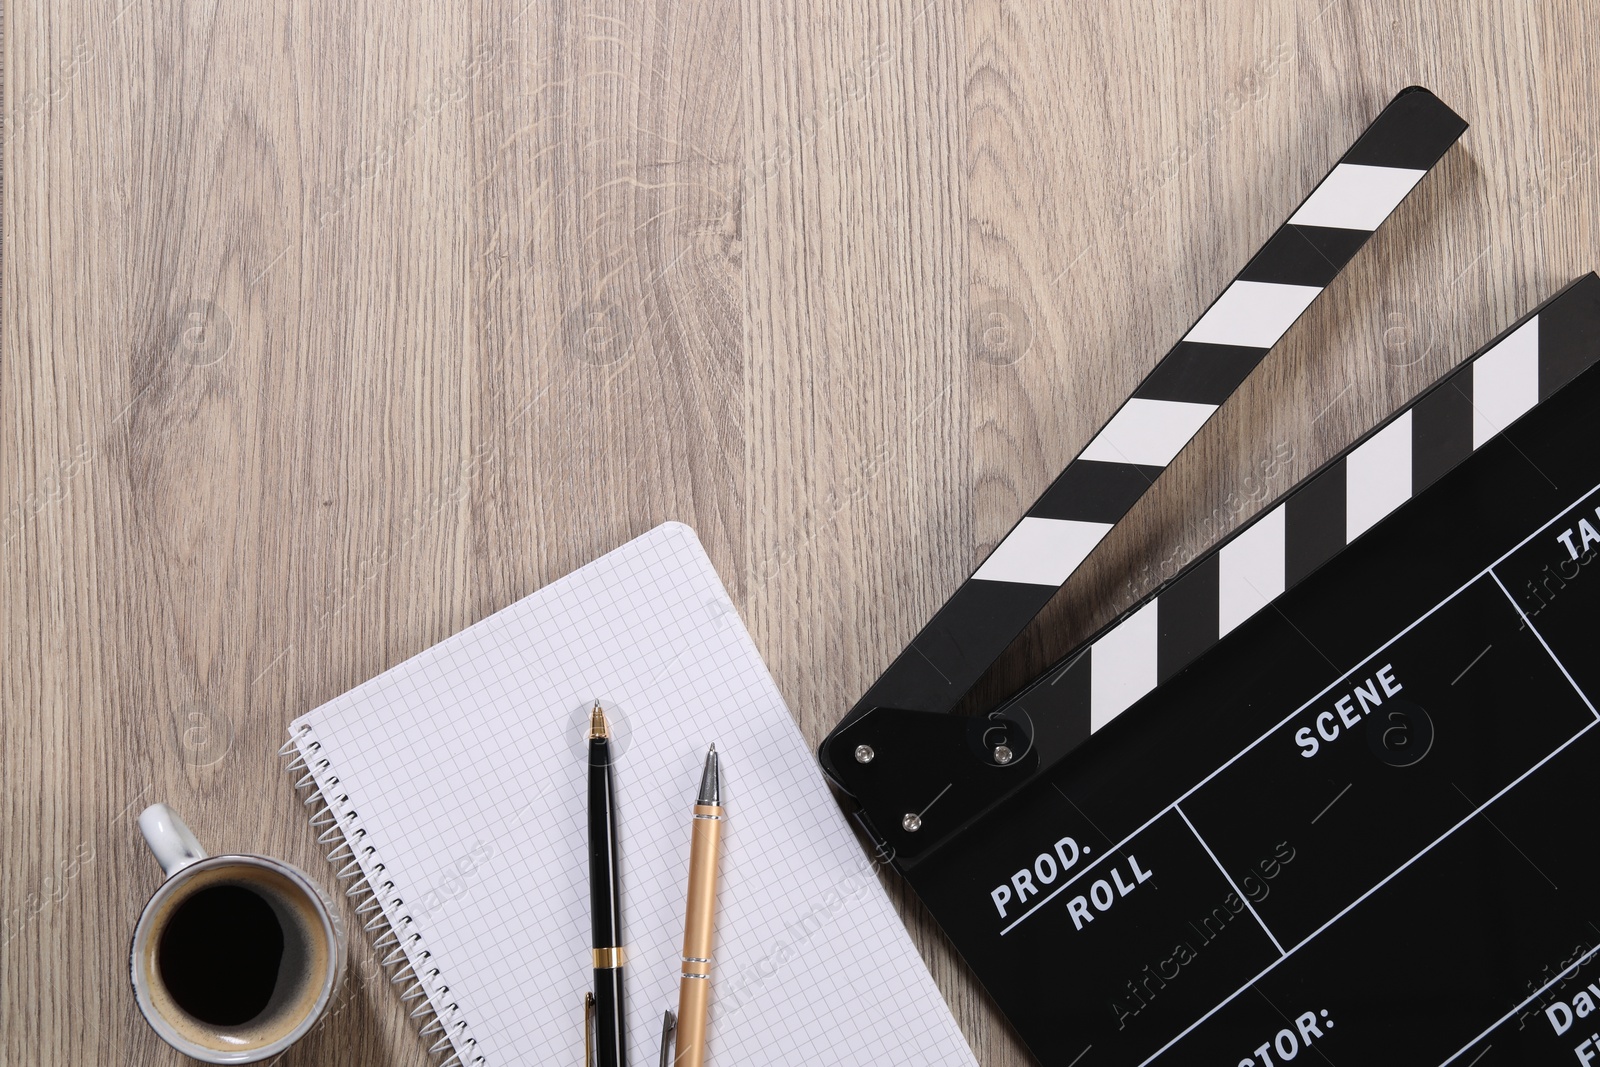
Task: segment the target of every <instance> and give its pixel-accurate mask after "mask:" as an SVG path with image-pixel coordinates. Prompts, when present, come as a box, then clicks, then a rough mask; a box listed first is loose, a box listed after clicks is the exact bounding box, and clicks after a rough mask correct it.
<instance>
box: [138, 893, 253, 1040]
mask: <svg viewBox="0 0 1600 1067" xmlns="http://www.w3.org/2000/svg"><path fill="white" fill-rule="evenodd" d="M283 943H284V936H283V926H282V925H281V924H280V923H279V922H278V916H277V914H276V913H274V912H273V910H272V905H270V904H268V903H267V902H266V900H265V899H263V898H262V897H261V895H260V894H259V893H256V892H254V891H253V890H250V889H246V888H245V887H244V886H239V885H217V886H210V887H208V888H206V889H202V890H200V891H199V892H197V893H195V894H194V895H193V896H192V897H190V898H189V899H188V900H185V901H184V902H183V903H182V904H180V905H179V906H178V909H177V911H176V912H174V913H173V916H172V918H171V919H170V920H169V921H168V923H167V928H166V929H165V930H164V931H162V934H161V943H160V945H159V946H158V947H157V949H156V964H157V966H158V967H159V968H160V971H161V981H162V983H163V984H165V985H166V987H167V990H168V991H169V992H170V993H171V994H172V999H173V1000H175V1001H176V1002H177V1004H178V1006H179V1007H180V1008H182V1009H183V1010H184V1011H186V1012H188V1013H189V1014H190V1015H192V1016H193V1017H194V1018H196V1019H198V1020H200V1021H201V1022H205V1023H210V1024H211V1025H213V1026H239V1025H242V1024H244V1023H247V1022H249V1021H250V1020H252V1019H254V1018H255V1017H256V1016H258V1015H260V1014H261V1013H262V1012H263V1011H264V1010H266V1007H267V1004H268V1002H269V1001H271V1000H272V993H273V990H274V988H275V987H276V986H277V984H278V968H279V966H280V965H281V964H282V963H283Z"/></svg>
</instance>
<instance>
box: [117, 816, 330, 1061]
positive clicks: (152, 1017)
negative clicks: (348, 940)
mask: <svg viewBox="0 0 1600 1067" xmlns="http://www.w3.org/2000/svg"><path fill="white" fill-rule="evenodd" d="M139 829H140V830H142V831H143V832H144V839H145V841H146V842H147V843H148V844H149V845H150V851H151V852H153V853H155V857H156V860H157V861H158V862H159V863H160V864H161V866H162V868H163V869H164V870H165V871H166V873H167V878H166V881H164V882H162V883H161V887H160V888H159V889H157V890H156V892H155V895H154V896H152V897H151V898H150V901H149V903H147V904H146V905H145V906H144V911H143V912H142V913H141V914H140V916H139V923H138V925H137V926H136V927H135V928H134V931H133V947H132V951H131V953H130V957H129V964H128V965H129V970H130V972H131V976H132V979H133V995H134V999H135V1000H136V1001H137V1002H138V1004H139V1010H140V1011H141V1012H143V1013H144V1017H145V1019H146V1020H147V1021H148V1022H149V1023H150V1025H151V1027H153V1028H154V1029H155V1032H156V1033H158V1034H160V1035H161V1037H162V1039H163V1040H165V1041H166V1042H167V1044H169V1045H171V1046H172V1047H173V1048H175V1049H177V1050H178V1051H179V1052H182V1053H184V1054H185V1055H187V1056H192V1057H194V1058H195V1059H197V1060H200V1061H202V1062H204V1063H254V1062H256V1061H257V1060H263V1059H266V1058H267V1057H269V1056H273V1055H276V1054H277V1053H279V1052H282V1051H283V1050H284V1049H286V1048H288V1047H289V1046H290V1045H292V1044H294V1043H295V1042H296V1041H298V1040H299V1039H300V1038H301V1037H303V1036H305V1034H306V1032H307V1031H309V1030H310V1029H311V1028H312V1027H313V1026H315V1025H316V1023H317V1020H318V1019H320V1018H322V1016H323V1015H324V1014H325V1013H326V1012H327V1011H328V1008H329V1006H330V1005H331V1004H332V1003H333V998H334V996H335V994H336V993H337V992H338V990H339V985H340V983H341V982H342V981H343V980H344V970H345V932H344V925H343V924H342V923H341V922H340V921H339V917H338V915H337V914H336V912H335V911H334V907H333V902H332V901H331V900H330V899H329V898H328V897H327V896H326V895H325V894H324V893H323V892H322V891H321V890H320V889H318V888H317V887H316V886H315V885H314V884H313V883H312V882H311V880H310V879H309V878H307V877H306V876H305V875H304V874H303V873H301V872H300V871H299V870H297V869H295V868H294V867H291V866H289V865H288V864H286V863H280V862H278V861H277V860H274V859H269V858H267V857H266V856H207V855H206V853H205V850H204V849H202V848H201V847H200V842H199V841H197V840H196V839H195V836H194V834H193V833H192V832H191V831H190V830H189V828H188V827H187V826H185V825H184V824H183V820H182V819H180V818H178V816H177V815H175V814H173V812H172V809H171V808H169V807H167V806H166V805H165V804H152V805H151V806H150V807H148V808H146V809H145V810H144V812H143V813H142V814H140V816H139Z"/></svg>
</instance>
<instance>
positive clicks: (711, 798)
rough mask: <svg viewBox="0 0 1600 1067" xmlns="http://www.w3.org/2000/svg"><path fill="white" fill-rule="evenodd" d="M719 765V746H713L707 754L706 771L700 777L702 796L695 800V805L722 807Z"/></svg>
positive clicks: (720, 770)
mask: <svg viewBox="0 0 1600 1067" xmlns="http://www.w3.org/2000/svg"><path fill="white" fill-rule="evenodd" d="M718 763H719V760H718V759H717V746H716V745H712V746H711V748H710V750H709V751H708V752H707V753H706V767H705V771H704V772H703V773H702V774H701V775H700V795H699V796H698V797H696V798H695V803H697V804H711V805H715V806H718V807H720V806H721V805H722V769H721V768H720V767H719V766H718Z"/></svg>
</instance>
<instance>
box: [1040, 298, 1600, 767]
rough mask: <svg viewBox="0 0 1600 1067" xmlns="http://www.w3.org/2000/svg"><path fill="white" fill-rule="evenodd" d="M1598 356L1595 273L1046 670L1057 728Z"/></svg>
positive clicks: (1329, 549) (1175, 665)
mask: <svg viewBox="0 0 1600 1067" xmlns="http://www.w3.org/2000/svg"><path fill="white" fill-rule="evenodd" d="M1597 362H1600V277H1596V276H1595V275H1594V274H1587V275H1585V276H1584V277H1582V278H1579V279H1578V280H1577V281H1575V282H1573V283H1572V284H1571V285H1569V286H1567V288H1565V289H1564V290H1562V291H1561V292H1560V293H1558V294H1556V295H1555V296H1554V297H1552V298H1551V299H1549V300H1547V301H1546V302H1545V303H1544V304H1542V305H1541V306H1540V307H1539V308H1537V309H1536V310H1535V311H1533V312H1532V313H1530V314H1529V315H1528V316H1527V317H1526V318H1524V319H1523V320H1521V321H1520V322H1518V323H1517V324H1515V325H1514V326H1512V327H1511V328H1510V329H1509V330H1507V331H1506V332H1505V333H1503V334H1501V335H1500V336H1499V337H1498V338H1496V339H1495V340H1493V341H1491V342H1490V343H1489V344H1488V345H1487V346H1485V347H1484V348H1483V349H1482V350H1480V351H1479V352H1478V353H1477V354H1476V355H1475V356H1473V357H1472V358H1471V359H1470V360H1468V361H1467V362H1465V363H1463V364H1462V365H1461V366H1460V367H1458V368H1456V369H1455V370H1454V371H1452V372H1451V373H1450V374H1449V375H1448V376H1447V377H1445V378H1444V379H1442V380H1441V381H1439V382H1438V383H1437V384H1436V385H1434V386H1433V387H1432V388H1431V389H1429V390H1428V391H1427V392H1426V393H1424V394H1422V396H1420V397H1419V398H1417V400H1415V401H1414V402H1413V403H1412V404H1411V405H1410V406H1409V407H1407V408H1405V409H1404V410H1402V411H1400V412H1399V413H1398V414H1396V415H1393V416H1391V417H1390V418H1389V420H1388V421H1386V422H1385V423H1383V424H1382V425H1380V426H1379V427H1378V428H1376V429H1375V430H1373V431H1372V432H1371V433H1369V434H1367V435H1366V436H1365V437H1364V438H1362V439H1361V440H1360V441H1358V442H1357V443H1356V444H1355V445H1353V446H1351V447H1350V448H1349V449H1348V450H1346V451H1345V452H1344V453H1343V454H1342V455H1341V456H1339V457H1338V458H1337V459H1335V460H1334V461H1333V462H1331V463H1329V464H1328V465H1327V466H1325V467H1323V468H1322V470H1320V471H1319V472H1318V473H1316V474H1314V475H1312V476H1311V477H1310V478H1309V479H1307V480H1306V481H1305V482H1302V483H1301V484H1300V485H1299V486H1297V487H1296V488H1295V489H1293V490H1291V491H1290V492H1288V493H1287V494H1285V495H1284V497H1283V498H1282V499H1281V500H1280V501H1279V502H1277V503H1276V504H1275V505H1273V506H1272V507H1270V508H1268V509H1267V510H1266V511H1265V512H1263V513H1262V514H1261V515H1259V516H1257V517H1256V518H1255V519H1253V520H1252V521H1251V522H1250V524H1249V525H1247V526H1245V527H1243V528H1242V529H1240V530H1239V531H1238V532H1237V533H1235V534H1234V535H1233V536H1232V537H1230V538H1229V539H1228V540H1227V541H1225V542H1223V543H1222V544H1220V545H1218V546H1217V547H1216V548H1213V549H1212V550H1211V551H1210V552H1209V553H1207V555H1206V556H1204V557H1202V558H1201V559H1200V560H1198V561H1197V562H1196V563H1195V564H1194V565H1193V566H1191V567H1189V568H1188V569H1187V570H1185V571H1184V572H1183V573H1182V574H1181V575H1179V576H1178V577H1177V578H1175V579H1174V580H1173V581H1172V582H1170V583H1169V584H1168V585H1167V586H1165V587H1164V588H1162V589H1161V590H1159V591H1158V592H1157V593H1156V594H1155V595H1154V596H1153V597H1151V598H1150V599H1149V600H1147V601H1146V602H1145V603H1143V604H1141V605H1139V606H1138V607H1136V608H1134V609H1133V610H1132V611H1131V612H1129V613H1128V614H1127V615H1126V616H1124V617H1123V618H1122V619H1120V620H1119V621H1118V622H1117V623H1115V624H1113V625H1112V626H1111V627H1108V628H1107V629H1106V630H1105V631H1103V632H1102V633H1101V634H1100V635H1099V636H1098V637H1096V638H1094V639H1092V641H1091V642H1090V643H1089V644H1088V647H1087V648H1086V649H1085V650H1083V651H1080V652H1074V653H1073V654H1072V655H1070V656H1069V657H1067V660H1066V665H1065V666H1063V667H1058V668H1053V669H1052V671H1051V672H1048V673H1047V675H1046V677H1047V678H1048V679H1049V682H1048V683H1047V684H1049V685H1050V686H1051V688H1052V690H1053V694H1054V699H1052V700H1051V701H1050V702H1049V704H1050V706H1051V711H1050V715H1051V717H1052V719H1055V718H1057V717H1060V718H1062V719H1064V720H1066V721H1061V722H1052V723H1051V726H1050V729H1051V730H1052V732H1053V733H1058V734H1061V735H1064V736H1067V737H1076V738H1079V739H1081V738H1082V737H1087V736H1088V735H1089V734H1091V733H1093V732H1095V731H1096V730H1099V729H1101V728H1102V727H1104V726H1105V725H1106V724H1107V723H1108V722H1110V721H1111V720H1112V719H1114V718H1116V717H1117V716H1118V715H1120V714H1121V713H1122V712H1123V711H1125V710H1126V709H1127V708H1128V707H1130V706H1131V705H1132V704H1133V703H1134V702H1135V701H1137V700H1138V699H1139V698H1140V697H1143V696H1144V695H1145V694H1146V693H1149V692H1150V691H1151V690H1153V689H1155V688H1156V686H1158V685H1160V684H1161V683H1163V682H1165V681H1166V680H1167V679H1169V678H1171V677H1172V676H1173V675H1175V674H1176V673H1178V671H1180V670H1182V669H1183V668H1184V667H1186V666H1187V665H1188V664H1190V663H1192V662H1193V661H1194V660H1195V659H1196V658H1197V657H1198V656H1199V655H1200V654H1201V653H1203V652H1205V651H1206V650H1207V649H1209V648H1210V647H1211V646H1212V645H1214V644H1216V643H1217V642H1218V641H1219V640H1221V639H1222V638H1223V637H1225V636H1227V634H1228V633H1229V632H1230V631H1231V630H1233V629H1234V628H1236V627H1237V626H1239V625H1240V624H1241V623H1243V622H1244V621H1245V620H1246V619H1248V618H1250V617H1251V616H1252V615H1254V614H1255V613H1256V612H1258V611H1260V610H1261V609H1262V608H1264V607H1265V606H1266V605H1268V604H1269V603H1271V602H1272V601H1273V600H1275V599H1277V598H1278V597H1279V596H1280V595H1282V594H1283V593H1284V592H1286V591H1287V590H1288V589H1291V588H1293V587H1294V586H1295V585H1296V584H1297V583H1298V582H1299V581H1300V580H1301V579H1302V578H1304V577H1306V576H1307V575H1308V574H1310V573H1311V572H1312V571H1313V570H1315V569H1317V568H1318V567H1320V566H1321V565H1322V564H1324V563H1326V562H1327V561H1328V560H1329V559H1330V558H1332V557H1333V555H1334V554H1335V553H1337V552H1339V551H1340V550H1342V549H1343V548H1345V547H1346V546H1347V545H1349V544H1350V543H1351V542H1353V541H1354V540H1355V539H1356V538H1358V537H1360V536H1361V535H1362V534H1363V533H1365V532H1366V531H1368V530H1370V529H1372V528H1373V527H1374V526H1376V525H1377V524H1378V523H1379V522H1381V521H1382V520H1383V519H1384V518H1386V517H1387V516H1388V515H1389V514H1390V513H1391V512H1393V511H1394V510H1395V509H1396V508H1398V507H1400V506H1401V505H1402V504H1404V503H1406V502H1407V501H1408V500H1410V499H1411V498H1412V497H1414V496H1415V495H1416V494H1418V493H1420V492H1421V491H1422V490H1424V489H1426V488H1427V487H1428V486H1429V485H1431V484H1433V483H1434V482H1435V481H1437V480H1438V479H1439V478H1440V477H1442V476H1443V475H1444V474H1445V473H1446V472H1447V471H1449V470H1450V469H1451V468H1453V467H1455V466H1456V465H1457V464H1458V463H1460V462H1461V461H1462V460H1464V459H1466V458H1467V457H1468V456H1469V455H1471V454H1472V452H1473V451H1475V450H1476V449H1478V448H1480V447H1482V446H1483V444H1484V443H1485V442H1487V441H1489V440H1490V439H1492V438H1493V437H1495V436H1496V435H1497V434H1499V433H1500V432H1501V431H1502V430H1504V429H1505V428H1506V427H1508V426H1510V425H1511V424H1512V423H1514V422H1515V421H1516V420H1517V419H1518V418H1520V417H1521V416H1522V415H1523V414H1525V413H1526V412H1528V411H1529V410H1530V409H1532V408H1533V407H1534V405H1536V404H1538V403H1539V402H1541V401H1543V400H1545V399H1546V398H1548V397H1549V396H1551V395H1552V394H1553V393H1555V392H1556V390H1558V389H1560V388H1561V387H1562V386H1564V385H1566V384H1567V383H1568V382H1570V381H1571V380H1572V379H1573V378H1575V377H1577V376H1578V375H1579V374H1580V373H1582V372H1583V371H1584V370H1586V369H1588V368H1589V367H1591V366H1593V365H1594V364H1595V363H1597ZM1041 684H1046V683H1041ZM1029 706H1030V709H1033V710H1035V711H1038V710H1040V709H1042V708H1043V707H1044V704H1043V703H1042V702H1039V701H1030V702H1029Z"/></svg>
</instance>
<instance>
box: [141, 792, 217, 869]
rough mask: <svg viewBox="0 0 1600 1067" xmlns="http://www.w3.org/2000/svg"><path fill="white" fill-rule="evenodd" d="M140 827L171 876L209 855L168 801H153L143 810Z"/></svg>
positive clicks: (151, 848)
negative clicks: (162, 802) (169, 805)
mask: <svg viewBox="0 0 1600 1067" xmlns="http://www.w3.org/2000/svg"><path fill="white" fill-rule="evenodd" d="M139 829H140V830H141V831H143V833H144V843H145V844H147V845H149V846H150V851H151V852H154V853H155V856H156V862H157V863H159V864H161V869H162V870H163V871H165V872H166V873H167V875H168V876H169V877H170V876H171V875H174V874H177V873H178V872H179V871H181V870H183V869H184V868H185V867H187V866H189V865H190V864H191V863H199V862H200V861H201V860H203V859H205V858H206V850H205V849H203V848H201V847H200V841H199V839H198V838H196V837H195V836H194V831H193V830H191V829H189V827H187V826H185V825H184V822H183V820H182V819H180V818H178V815H177V812H175V811H173V810H172V809H171V808H169V807H167V806H166V805H165V804H152V805H150V806H149V807H148V808H145V809H144V810H143V811H142V812H140V813H139Z"/></svg>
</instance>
